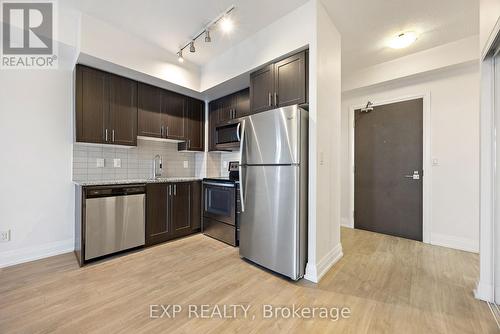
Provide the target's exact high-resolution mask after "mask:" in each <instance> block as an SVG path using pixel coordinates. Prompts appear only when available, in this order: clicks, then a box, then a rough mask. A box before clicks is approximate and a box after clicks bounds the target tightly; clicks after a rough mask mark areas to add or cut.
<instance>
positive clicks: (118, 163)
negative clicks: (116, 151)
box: [113, 159, 122, 168]
mask: <svg viewBox="0 0 500 334" xmlns="http://www.w3.org/2000/svg"><path fill="white" fill-rule="evenodd" d="M113 167H115V168H121V167H122V160H121V159H113Z"/></svg>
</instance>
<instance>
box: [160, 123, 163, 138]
mask: <svg viewBox="0 0 500 334" xmlns="http://www.w3.org/2000/svg"><path fill="white" fill-rule="evenodd" d="M160 137H161V138H163V125H162V126H160Z"/></svg>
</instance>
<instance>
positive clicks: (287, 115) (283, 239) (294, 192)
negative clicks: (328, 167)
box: [240, 106, 308, 280]
mask: <svg viewBox="0 0 500 334" xmlns="http://www.w3.org/2000/svg"><path fill="white" fill-rule="evenodd" d="M240 152H241V163H240V192H241V193H240V197H241V211H242V212H241V214H240V256H241V257H243V258H246V259H248V260H250V261H252V262H254V263H256V264H259V265H260V266H263V267H265V268H268V269H271V270H272V271H275V272H277V273H280V274H282V275H285V276H288V277H290V278H291V279H293V280H298V279H300V278H301V277H303V276H304V271H305V265H306V257H307V193H308V191H307V188H308V187H307V173H308V171H307V161H308V112H307V111H306V110H304V109H301V108H299V107H298V106H289V107H283V108H279V109H274V110H270V111H266V112H262V113H258V114H255V115H252V116H248V117H246V118H245V119H244V120H243V121H242V122H241V138H240Z"/></svg>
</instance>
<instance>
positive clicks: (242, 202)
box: [238, 120, 245, 212]
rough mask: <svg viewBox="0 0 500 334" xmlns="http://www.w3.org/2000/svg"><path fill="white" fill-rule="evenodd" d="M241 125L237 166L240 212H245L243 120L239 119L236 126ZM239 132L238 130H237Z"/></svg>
mask: <svg viewBox="0 0 500 334" xmlns="http://www.w3.org/2000/svg"><path fill="white" fill-rule="evenodd" d="M241 124H243V126H241V138H240V155H241V156H240V166H239V168H238V172H239V179H240V201H241V212H245V195H244V194H245V192H244V191H243V185H244V184H245V180H244V179H243V166H242V165H241V163H242V162H243V154H244V152H243V147H244V141H245V120H243V121H241V122H240V123H239V124H238V127H239V126H240V125H241ZM238 133H239V131H238Z"/></svg>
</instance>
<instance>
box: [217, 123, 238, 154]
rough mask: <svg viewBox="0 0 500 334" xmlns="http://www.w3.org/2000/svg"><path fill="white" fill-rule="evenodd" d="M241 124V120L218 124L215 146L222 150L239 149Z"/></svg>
mask: <svg viewBox="0 0 500 334" xmlns="http://www.w3.org/2000/svg"><path fill="white" fill-rule="evenodd" d="M240 126H241V124H240V122H234V123H230V124H223V125H219V126H217V127H216V128H215V147H216V148H217V149H218V150H221V151H224V150H227V151H231V150H235V149H236V150H237V149H239V146H240Z"/></svg>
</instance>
